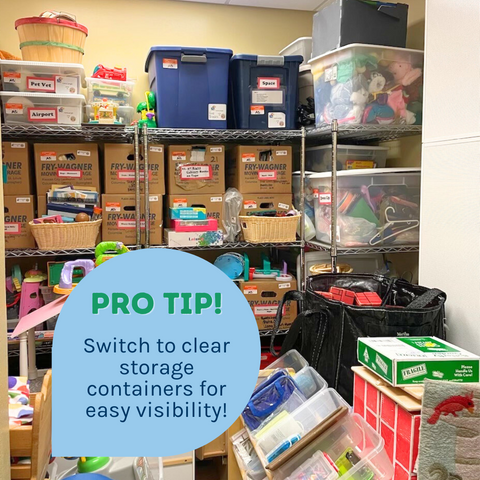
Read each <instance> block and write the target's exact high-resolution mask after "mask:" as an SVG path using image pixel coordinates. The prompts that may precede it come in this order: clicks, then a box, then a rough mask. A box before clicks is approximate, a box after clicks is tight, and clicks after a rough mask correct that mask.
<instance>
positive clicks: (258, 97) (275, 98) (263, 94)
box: [252, 90, 283, 105]
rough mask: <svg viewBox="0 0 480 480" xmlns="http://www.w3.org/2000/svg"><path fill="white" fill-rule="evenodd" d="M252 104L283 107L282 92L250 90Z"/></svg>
mask: <svg viewBox="0 0 480 480" xmlns="http://www.w3.org/2000/svg"><path fill="white" fill-rule="evenodd" d="M252 103H253V104H254V105H255V104H258V105H283V90H252Z"/></svg>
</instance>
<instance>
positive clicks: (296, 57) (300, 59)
mask: <svg viewBox="0 0 480 480" xmlns="http://www.w3.org/2000/svg"><path fill="white" fill-rule="evenodd" d="M262 56H265V57H272V58H275V57H282V56H283V55H251V54H249V53H240V54H238V55H234V56H233V57H232V60H231V61H232V62H233V61H238V60H248V61H249V62H256V61H257V60H258V57H262ZM283 59H284V62H285V63H286V62H297V63H302V62H303V57H302V56H301V55H285V56H284V57H283Z"/></svg>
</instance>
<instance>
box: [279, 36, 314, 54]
mask: <svg viewBox="0 0 480 480" xmlns="http://www.w3.org/2000/svg"><path fill="white" fill-rule="evenodd" d="M312 41H313V37H300V38H297V39H296V40H294V41H293V42H292V43H290V44H289V45H287V46H286V47H285V48H284V49H283V50H282V51H281V52H280V55H282V54H283V52H285V50H288V49H289V48H290V47H293V46H294V45H297V43H301V42H312Z"/></svg>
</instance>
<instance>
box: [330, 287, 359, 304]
mask: <svg viewBox="0 0 480 480" xmlns="http://www.w3.org/2000/svg"><path fill="white" fill-rule="evenodd" d="M330 293H331V294H332V300H336V301H337V302H343V303H346V304H347V305H353V304H354V302H355V292H352V291H351V290H345V289H344V288H338V287H330Z"/></svg>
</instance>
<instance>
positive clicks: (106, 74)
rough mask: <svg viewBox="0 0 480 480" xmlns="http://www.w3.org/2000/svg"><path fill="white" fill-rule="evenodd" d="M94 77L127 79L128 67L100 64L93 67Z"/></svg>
mask: <svg viewBox="0 0 480 480" xmlns="http://www.w3.org/2000/svg"><path fill="white" fill-rule="evenodd" d="M92 77H93V78H104V79H105V80H121V81H123V82H126V81H127V69H126V68H125V67H113V68H108V67H104V66H103V65H101V64H99V65H97V66H96V67H95V68H94V69H93V75H92Z"/></svg>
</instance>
